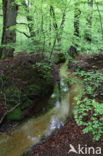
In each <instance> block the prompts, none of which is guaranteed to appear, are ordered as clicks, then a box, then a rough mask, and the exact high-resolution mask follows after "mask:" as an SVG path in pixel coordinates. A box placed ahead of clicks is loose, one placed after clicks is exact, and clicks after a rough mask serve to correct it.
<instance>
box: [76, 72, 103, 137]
mask: <svg viewBox="0 0 103 156" xmlns="http://www.w3.org/2000/svg"><path fill="white" fill-rule="evenodd" d="M76 74H78V75H79V76H81V77H83V85H84V86H85V87H84V96H83V95H82V98H80V97H79V98H76V100H77V105H76V106H75V108H76V109H75V113H74V114H75V120H76V122H77V124H78V125H84V126H85V128H84V130H83V133H88V132H91V134H92V135H93V138H94V139H95V140H99V139H100V137H101V135H102V134H103V102H101V101H100V102H97V101H96V100H95V99H96V97H98V98H100V99H103V88H102V87H101V85H102V84H103V75H102V74H101V73H100V72H98V71H96V72H95V71H91V72H90V71H89V72H85V71H79V72H76Z"/></svg>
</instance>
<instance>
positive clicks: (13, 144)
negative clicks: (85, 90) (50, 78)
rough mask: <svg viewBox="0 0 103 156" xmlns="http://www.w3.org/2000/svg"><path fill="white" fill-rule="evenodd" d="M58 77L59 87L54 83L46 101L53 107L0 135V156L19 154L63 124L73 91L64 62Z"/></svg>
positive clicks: (71, 109)
mask: <svg viewBox="0 0 103 156" xmlns="http://www.w3.org/2000/svg"><path fill="white" fill-rule="evenodd" d="M60 77H61V82H60V88H61V89H59V88H58V85H56V86H55V88H54V92H53V94H52V95H51V97H50V99H49V101H48V102H52V103H53V106H54V107H53V108H51V109H50V110H49V111H48V112H47V113H45V114H43V115H40V116H39V117H37V118H35V117H33V118H31V119H29V120H28V121H26V122H24V123H22V124H20V125H18V126H16V127H15V128H13V129H12V130H9V131H8V132H5V133H3V134H2V135H0V156H21V155H22V154H23V153H24V152H25V151H26V150H28V148H30V147H31V146H33V145H35V144H37V143H39V142H40V140H41V139H42V137H43V136H45V137H47V136H49V135H51V133H52V132H53V131H54V130H55V129H58V128H60V127H61V126H63V125H64V121H65V120H66V119H67V117H69V116H70V115H71V114H72V111H73V108H72V102H73V101H72V100H71V98H72V99H73V96H70V94H72V93H73V91H71V90H70V89H69V88H68V84H67V79H68V72H67V66H66V63H64V64H62V65H61V67H60ZM77 85H78V86H74V88H76V87H77V88H78V87H79V88H81V86H80V85H79V84H77ZM72 89H73V87H72ZM71 101H72V102H71ZM41 102H42V101H41Z"/></svg>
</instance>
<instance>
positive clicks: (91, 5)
mask: <svg viewBox="0 0 103 156" xmlns="http://www.w3.org/2000/svg"><path fill="white" fill-rule="evenodd" d="M88 7H89V10H90V11H89V16H88V17H87V24H88V27H89V32H88V31H86V32H85V39H86V40H87V41H88V42H91V40H92V39H91V38H92V34H91V28H92V14H93V12H92V9H93V0H88Z"/></svg>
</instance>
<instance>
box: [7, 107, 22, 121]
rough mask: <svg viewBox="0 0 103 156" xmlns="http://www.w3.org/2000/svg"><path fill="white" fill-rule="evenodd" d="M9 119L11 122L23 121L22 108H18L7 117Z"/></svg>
mask: <svg viewBox="0 0 103 156" xmlns="http://www.w3.org/2000/svg"><path fill="white" fill-rule="evenodd" d="M7 119H9V120H21V119H22V112H21V109H20V108H16V109H15V110H14V111H13V112H11V113H9V114H8V115H7Z"/></svg>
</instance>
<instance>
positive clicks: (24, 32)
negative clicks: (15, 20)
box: [16, 30, 31, 38]
mask: <svg viewBox="0 0 103 156" xmlns="http://www.w3.org/2000/svg"><path fill="white" fill-rule="evenodd" d="M16 31H17V32H19V33H21V34H23V35H25V36H26V37H27V38H30V37H31V36H29V35H28V34H26V33H25V32H22V31H20V30H16Z"/></svg>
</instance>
